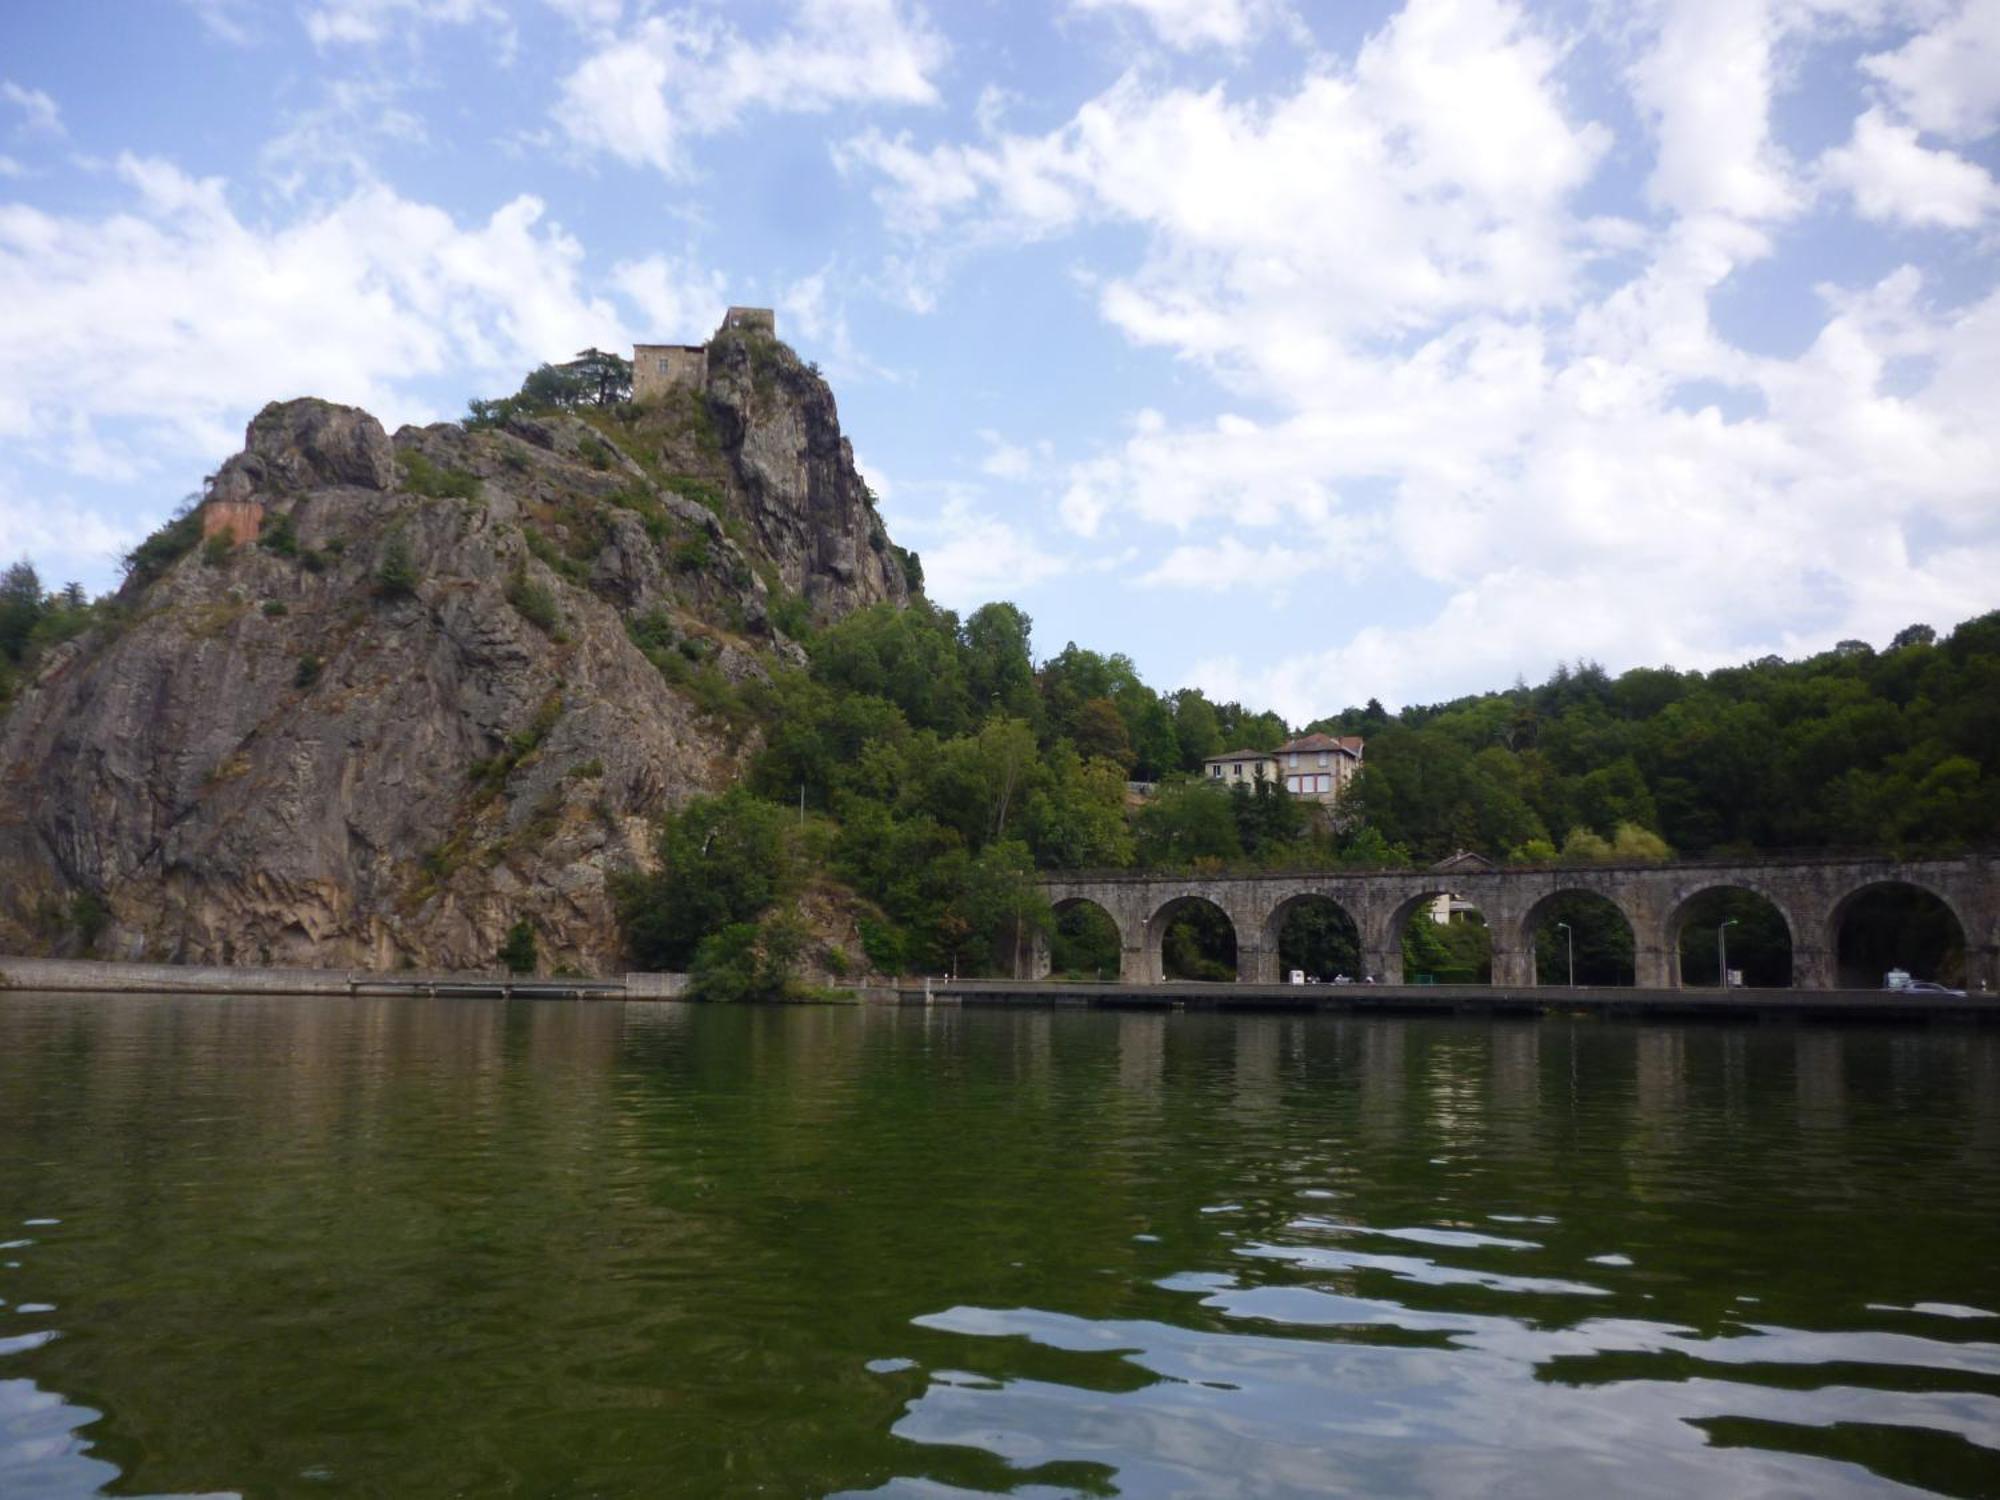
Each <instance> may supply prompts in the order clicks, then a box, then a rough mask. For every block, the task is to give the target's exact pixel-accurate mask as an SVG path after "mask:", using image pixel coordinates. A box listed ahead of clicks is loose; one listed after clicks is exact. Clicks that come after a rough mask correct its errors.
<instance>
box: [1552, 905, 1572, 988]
mask: <svg viewBox="0 0 2000 1500" xmlns="http://www.w3.org/2000/svg"><path fill="white" fill-rule="evenodd" d="M1556 926H1558V927H1560V928H1561V929H1562V930H1563V946H1564V947H1565V948H1566V949H1568V951H1569V987H1570V988H1571V989H1575V988H1576V934H1575V933H1574V932H1572V931H1570V926H1569V923H1567V922H1558V923H1556Z"/></svg>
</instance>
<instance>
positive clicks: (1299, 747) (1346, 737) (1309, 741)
mask: <svg viewBox="0 0 2000 1500" xmlns="http://www.w3.org/2000/svg"><path fill="white" fill-rule="evenodd" d="M1365 743H1367V742H1366V741H1365V740H1363V739H1362V738H1361V736H1360V735H1358V734H1343V735H1332V734H1302V735H1300V736H1299V737H1298V738H1297V739H1295V740H1286V741H1285V743H1284V744H1282V745H1280V746H1278V748H1277V751H1276V752H1275V753H1276V754H1279V755H1305V754H1308V753H1317V752H1319V751H1321V750H1338V751H1340V752H1341V753H1342V754H1343V755H1351V756H1353V757H1354V758H1355V759H1356V760H1359V759H1360V758H1361V747H1362V745H1364V744H1365Z"/></svg>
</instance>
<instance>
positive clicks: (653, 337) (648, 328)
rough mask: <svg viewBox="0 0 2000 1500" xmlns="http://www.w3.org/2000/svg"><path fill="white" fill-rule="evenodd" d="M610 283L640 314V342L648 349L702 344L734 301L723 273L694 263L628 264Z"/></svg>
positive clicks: (658, 258)
mask: <svg viewBox="0 0 2000 1500" xmlns="http://www.w3.org/2000/svg"><path fill="white" fill-rule="evenodd" d="M611 284H612V285H613V286H615V287H616V288H617V289H618V290H619V291H620V292H622V293H623V294H624V295H625V296H626V297H627V298H628V299H630V301H631V302H632V304H633V305H634V306H635V307H637V308H638V309H639V319H640V329H641V334H640V340H641V342H644V343H649V344H651V343H663V344H699V343H701V342H702V341H703V340H704V339H706V338H707V337H708V335H709V334H710V332H711V331H713V330H714V329H715V328H717V327H719V326H720V325H721V323H722V314H723V310H724V309H725V308H726V307H727V306H728V302H729V298H728V295H727V291H726V283H725V282H724V279H723V276H722V273H721V272H719V271H705V270H703V269H702V268H701V267H700V266H698V265H696V264H695V263H694V261H693V260H692V258H683V259H680V260H675V259H672V258H670V257H668V256H665V255H649V256H647V257H646V258H645V259H643V260H636V261H627V262H625V263H623V264H621V265H620V266H618V267H617V268H616V269H615V270H614V271H613V272H612V275H611Z"/></svg>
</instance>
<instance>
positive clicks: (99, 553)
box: [0, 473, 145, 588]
mask: <svg viewBox="0 0 2000 1500" xmlns="http://www.w3.org/2000/svg"><path fill="white" fill-rule="evenodd" d="M144 532H145V528H141V527H138V526H133V525H129V524H126V523H122V522H120V521H117V520H114V519H112V518H110V517H108V516H106V515H104V514H103V513H102V512H100V511H98V510H97V509H95V508H93V507H91V506H88V505H84V504H82V503H80V502H78V501H77V500H75V499H74V498H72V497H71V496H69V495H50V494H47V493H40V494H33V495H31V494H29V493H28V492H27V490H26V487H25V486H24V485H23V484H22V483H21V482H20V481H19V480H17V479H14V478H13V477H11V476H9V475H7V474H4V473H0V558H6V559H7V560H8V561H10V562H11V561H13V560H14V559H16V558H32V559H33V560H34V563H35V568H36V571H37V572H39V573H40V574H41V578H42V586H43V587H44V588H57V587H60V586H61V585H62V584H63V583H64V582H66V581H67V580H69V579H71V578H88V577H92V576H102V575H103V574H104V573H105V566H104V564H105V560H106V559H108V558H116V557H122V556H123V555H124V554H125V553H127V552H129V551H131V550H132V548H133V547H134V546H135V545H137V544H138V542H139V540H140V538H141V537H142V536H143V535H144Z"/></svg>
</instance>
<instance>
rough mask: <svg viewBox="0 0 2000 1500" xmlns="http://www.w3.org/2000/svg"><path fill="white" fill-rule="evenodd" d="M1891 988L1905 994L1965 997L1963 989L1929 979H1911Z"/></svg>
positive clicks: (1961, 998)
mask: <svg viewBox="0 0 2000 1500" xmlns="http://www.w3.org/2000/svg"><path fill="white" fill-rule="evenodd" d="M1893 988H1894V989H1896V990H1898V991H1900V992H1901V993H1903V994H1905V995H1955V996H1957V997H1958V998H1959V999H1960V1000H1963V999H1964V998H1965V991H1964V990H1955V989H1953V988H1952V987H1951V986H1950V985H1948V984H1939V983H1937V982H1936V981H1935V980H1931V979H1912V980H1911V981H1910V982H1909V983H1908V984H1899V985H1895V986H1893Z"/></svg>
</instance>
